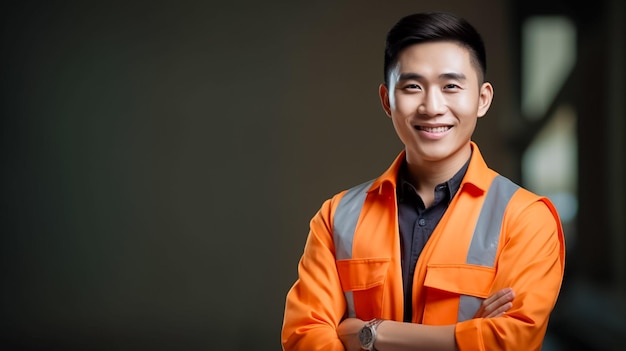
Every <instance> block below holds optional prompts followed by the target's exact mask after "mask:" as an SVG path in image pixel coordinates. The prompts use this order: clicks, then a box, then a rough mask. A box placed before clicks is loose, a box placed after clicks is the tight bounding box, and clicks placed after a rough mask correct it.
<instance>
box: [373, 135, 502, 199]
mask: <svg viewBox="0 0 626 351" xmlns="http://www.w3.org/2000/svg"><path fill="white" fill-rule="evenodd" d="M470 146H471V147H472V156H471V157H470V159H469V162H468V163H467V164H466V167H467V169H466V171H465V176H464V177H463V178H462V179H461V182H460V186H459V188H460V189H465V188H467V190H469V191H472V192H478V193H481V194H482V193H484V192H486V191H487V189H488V188H489V185H490V184H491V180H492V179H493V177H495V175H496V173H495V171H493V170H491V169H490V168H489V167H488V166H487V164H486V163H485V160H484V159H483V156H482V154H481V153H480V150H479V148H478V145H476V143H474V142H473V141H470ZM405 157H406V151H405V150H402V151H401V152H400V153H399V154H398V156H397V157H396V158H395V160H394V161H393V163H392V164H391V165H390V166H389V168H388V169H387V170H386V171H385V172H384V173H383V174H381V175H380V177H378V178H377V179H376V180H374V182H373V183H372V186H371V187H370V189H369V190H368V191H369V192H372V191H376V192H378V193H379V194H383V193H386V192H388V191H389V192H391V194H393V192H395V189H396V186H397V180H398V174H399V172H400V169H401V167H402V164H403V163H404V159H405ZM453 178H454V177H453ZM391 194H390V195H391Z"/></svg>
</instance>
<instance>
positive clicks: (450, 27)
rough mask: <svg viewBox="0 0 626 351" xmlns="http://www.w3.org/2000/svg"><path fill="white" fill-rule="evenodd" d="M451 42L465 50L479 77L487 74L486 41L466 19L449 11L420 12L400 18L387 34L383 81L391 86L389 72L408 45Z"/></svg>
mask: <svg viewBox="0 0 626 351" xmlns="http://www.w3.org/2000/svg"><path fill="white" fill-rule="evenodd" d="M435 41H451V42H456V43H458V44H460V45H462V46H464V47H466V48H467V49H468V50H469V52H470V57H471V58H472V61H473V63H474V64H475V66H476V68H477V70H478V72H479V73H480V74H479V77H478V79H479V81H480V80H481V79H482V80H484V79H485V76H486V74H487V55H486V53H485V44H484V43H483V39H482V37H481V36H480V34H479V33H478V31H477V30H476V28H474V26H472V25H471V24H470V23H469V22H468V21H467V20H465V19H463V18H461V17H458V16H456V15H454V14H452V13H449V12H421V13H415V14H412V15H408V16H405V17H403V18H401V19H400V20H399V21H398V22H397V23H396V24H395V25H394V26H393V27H392V28H391V29H390V30H389V32H388V33H387V41H386V44H385V61H384V75H385V76H384V79H385V85H386V86H389V81H388V80H389V70H390V69H391V67H392V66H393V65H395V64H396V62H397V60H398V55H400V52H402V50H404V49H405V48H406V47H407V46H410V45H413V44H419V43H425V42H435Z"/></svg>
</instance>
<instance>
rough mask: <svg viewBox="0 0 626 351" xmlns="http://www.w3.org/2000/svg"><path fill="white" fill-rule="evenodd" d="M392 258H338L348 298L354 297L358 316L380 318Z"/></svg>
mask: <svg viewBox="0 0 626 351" xmlns="http://www.w3.org/2000/svg"><path fill="white" fill-rule="evenodd" d="M389 262H390V259H388V258H369V259H351V260H337V272H338V273H339V279H340V280H341V288H342V290H343V291H344V293H349V294H346V299H350V298H351V299H353V303H354V309H355V311H354V312H355V313H356V317H358V318H361V319H363V320H369V319H372V318H380V317H381V315H382V304H383V295H384V286H385V280H386V278H387V270H388V269H389Z"/></svg>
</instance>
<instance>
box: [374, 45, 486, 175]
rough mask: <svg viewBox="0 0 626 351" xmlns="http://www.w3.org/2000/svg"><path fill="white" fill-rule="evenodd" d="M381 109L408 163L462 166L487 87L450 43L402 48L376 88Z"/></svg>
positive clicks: (459, 48) (461, 50) (483, 109)
mask: <svg viewBox="0 0 626 351" xmlns="http://www.w3.org/2000/svg"><path fill="white" fill-rule="evenodd" d="M380 96H381V101H382V104H383V108H384V109H385V112H386V113H387V115H389V117H391V119H392V121H393V125H394V128H395V129H396V133H397V134H398V137H399V138H400V140H401V141H402V142H403V143H404V145H405V147H406V151H407V161H408V162H409V164H426V163H430V162H439V161H448V160H449V161H452V162H453V163H460V164H462V163H464V162H465V161H467V158H468V157H469V155H470V147H469V141H470V140H471V136H472V133H473V132H474V129H475V127H476V122H477V120H478V118H479V117H482V116H484V115H485V113H486V112H487V110H488V109H489V105H490V104H491V98H492V96H493V90H492V87H491V85H490V84H489V83H482V84H481V83H479V82H478V74H477V72H476V69H475V66H474V65H473V64H472V61H471V59H470V53H469V51H468V50H467V49H466V48H464V47H463V46H461V45H459V44H457V43H454V42H429V43H421V44H415V45H412V46H409V47H407V48H405V49H404V50H403V51H402V52H401V53H400V55H399V57H398V62H397V64H396V66H395V67H394V68H393V69H392V70H391V73H390V77H389V88H387V87H385V86H384V85H381V87H380Z"/></svg>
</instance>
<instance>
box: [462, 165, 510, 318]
mask: <svg viewBox="0 0 626 351" xmlns="http://www.w3.org/2000/svg"><path fill="white" fill-rule="evenodd" d="M517 189H519V186H518V185H517V184H515V183H513V182H512V181H510V180H509V179H507V178H505V177H502V176H500V175H498V176H496V178H494V180H493V182H492V183H491V186H490V187H489V191H488V192H487V196H486V198H485V202H484V203H483V207H482V209H481V210H480V215H479V217H478V221H477V222H476V227H475V228H474V234H473V236H472V242H471V244H470V248H469V251H468V252H467V260H466V262H467V263H468V264H474V265H480V266H486V267H493V266H494V263H495V259H496V252H497V251H498V243H499V241H500V229H501V228H502V221H503V219H504V211H505V210H506V208H507V206H508V204H509V201H510V200H511V198H512V197H513V194H515V192H516V191H517ZM482 301H483V299H482V298H479V297H476V296H469V295H461V299H460V302H459V314H458V321H459V322H461V321H465V320H468V319H471V318H473V317H474V314H475V313H476V311H478V309H479V308H480V304H481V303H482Z"/></svg>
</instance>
